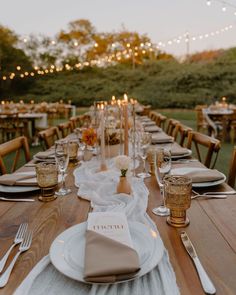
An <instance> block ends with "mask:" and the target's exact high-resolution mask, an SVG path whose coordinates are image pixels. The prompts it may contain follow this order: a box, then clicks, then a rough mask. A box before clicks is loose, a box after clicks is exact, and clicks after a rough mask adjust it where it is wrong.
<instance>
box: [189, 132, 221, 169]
mask: <svg viewBox="0 0 236 295" xmlns="http://www.w3.org/2000/svg"><path fill="white" fill-rule="evenodd" d="M193 145H194V147H195V149H196V153H197V157H198V160H199V161H200V162H201V163H203V164H204V165H205V166H206V167H207V168H214V167H215V164H216V161H217V157H218V154H219V151H220V148H221V144H220V141H219V140H218V139H215V138H213V137H210V136H208V135H205V134H202V133H199V132H197V131H189V133H188V141H187V146H186V147H187V148H188V149H192V147H193ZM201 146H202V147H205V148H207V153H206V156H205V159H203V155H202V151H200V147H201ZM213 155H214V156H215V159H214V160H213V162H212V158H213Z"/></svg>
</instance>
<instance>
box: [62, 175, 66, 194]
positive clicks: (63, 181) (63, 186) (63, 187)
mask: <svg viewBox="0 0 236 295" xmlns="http://www.w3.org/2000/svg"><path fill="white" fill-rule="evenodd" d="M61 178H62V179H61V182H62V184H61V188H62V189H63V190H64V189H65V188H66V184H65V171H62V172H61Z"/></svg>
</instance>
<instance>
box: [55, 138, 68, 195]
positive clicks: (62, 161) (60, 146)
mask: <svg viewBox="0 0 236 295" xmlns="http://www.w3.org/2000/svg"><path fill="white" fill-rule="evenodd" d="M55 158H56V163H57V166H58V169H59V172H60V173H61V176H62V184H61V188H60V189H59V191H57V192H56V195H58V196H65V195H67V194H69V193H70V192H71V190H70V189H69V188H67V187H66V185H65V172H66V169H67V167H68V163H69V142H68V141H67V140H58V141H56V142H55Z"/></svg>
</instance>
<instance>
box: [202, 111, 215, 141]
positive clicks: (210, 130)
mask: <svg viewBox="0 0 236 295" xmlns="http://www.w3.org/2000/svg"><path fill="white" fill-rule="evenodd" d="M202 115H203V118H204V119H205V122H206V124H207V125H208V133H210V135H211V136H213V137H215V138H217V136H218V128H217V125H216V124H215V123H214V121H213V120H211V118H210V117H209V116H208V114H207V112H206V110H205V109H202Z"/></svg>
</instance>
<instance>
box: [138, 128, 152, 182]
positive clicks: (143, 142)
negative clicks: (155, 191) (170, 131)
mask: <svg viewBox="0 0 236 295" xmlns="http://www.w3.org/2000/svg"><path fill="white" fill-rule="evenodd" d="M151 142H152V135H151V134H150V133H148V132H141V133H140V138H139V152H138V153H139V156H140V158H141V159H142V160H143V172H141V173H139V174H138V177H140V178H143V179H144V178H147V177H150V176H151V175H150V174H149V173H148V172H147V169H146V159H147V149H148V147H149V146H150V144H151Z"/></svg>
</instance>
